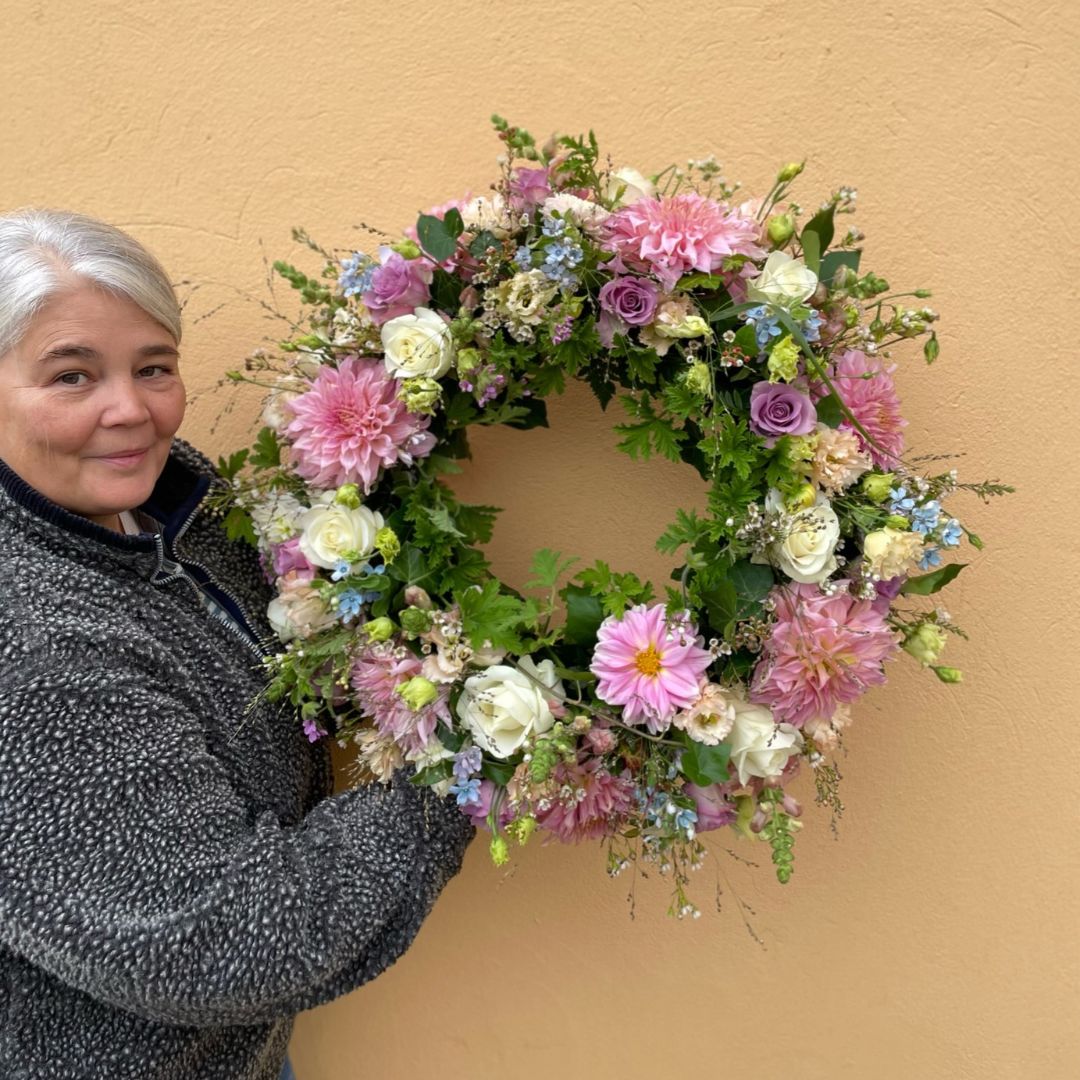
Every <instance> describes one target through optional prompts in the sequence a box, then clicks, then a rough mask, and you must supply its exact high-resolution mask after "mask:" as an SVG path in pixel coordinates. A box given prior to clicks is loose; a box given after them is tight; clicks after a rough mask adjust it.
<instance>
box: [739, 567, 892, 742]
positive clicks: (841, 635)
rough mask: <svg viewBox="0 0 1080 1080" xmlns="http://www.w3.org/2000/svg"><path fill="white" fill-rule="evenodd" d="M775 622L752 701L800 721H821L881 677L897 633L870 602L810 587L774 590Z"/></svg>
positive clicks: (780, 716)
mask: <svg viewBox="0 0 1080 1080" xmlns="http://www.w3.org/2000/svg"><path fill="white" fill-rule="evenodd" d="M772 597H773V600H774V601H775V602H776V608H775V611H776V623H775V624H774V625H773V628H772V633H771V634H770V635H769V639H768V641H767V642H766V643H765V648H764V650H763V653H762V659H761V660H760V661H759V662H758V665H757V668H756V670H755V671H754V678H753V682H752V684H751V694H750V700H751V701H755V702H757V703H759V704H763V705H768V706H770V707H771V708H772V712H773V716H774V717H775V718H776V719H777V720H778V721H787V722H788V723H790V724H794V725H795V726H796V727H801V726H802V725H803V724H805V723H806V722H807V721H808V720H827V719H828V718H829V717H831V716H832V715H833V713H835V712H836V709H837V707H838V705H840V704H841V703H848V702H852V701H854V700H855V699H856V698H857V697H859V696H860V695H861V694H863V693H865V691H866V690H868V689H869V688H870V687H871V686H877V685H879V684H881V683H883V682H884V681H885V672H884V670H883V668H882V665H883V663H884V662H885V661H886V660H887V659H889V658H890V657H891V656H892V655H893V653H894V652H896V649H897V642H896V635H895V633H894V632H893V631H892V630H891V629H890V628H889V626H888V624H887V623H886V622H885V618H884V613H883V612H882V611H880V610H879V609H878V607H877V606H876V605H875V603H874V601H872V600H857V599H855V597H853V596H850V595H849V594H848V593H843V592H837V593H834V594H833V595H831V596H828V595H826V594H825V593H823V592H822V591H821V590H820V589H819V588H818V587H817V586H816V585H796V584H792V585H789V586H785V587H784V588H779V589H774V590H773V594H772Z"/></svg>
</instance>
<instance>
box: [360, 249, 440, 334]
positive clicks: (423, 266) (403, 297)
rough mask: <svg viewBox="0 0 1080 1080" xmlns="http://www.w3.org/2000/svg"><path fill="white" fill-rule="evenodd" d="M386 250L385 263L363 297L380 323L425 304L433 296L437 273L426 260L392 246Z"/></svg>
mask: <svg viewBox="0 0 1080 1080" xmlns="http://www.w3.org/2000/svg"><path fill="white" fill-rule="evenodd" d="M382 252H383V261H382V265H381V266H378V267H376V268H375V271H374V273H373V274H372V275H371V288H370V289H368V291H367V292H366V293H364V294H363V295H362V296H361V297H360V299H361V300H363V301H364V306H365V307H366V308H367V309H368V311H370V312H371V321H372V322H373V323H374V324H375V325H376V326H382V324H383V323H384V322H387V321H388V320H389V319H396V318H397V316H398V315H411V314H412V313H413V308H418V307H423V306H424V305H425V304H426V303H427V302H428V300H429V298H430V295H431V294H430V291H429V290H428V285H430V284H431V278H432V274H433V271H432V268H431V266H430V264H428V263H427V262H426V261H425V260H424V259H406V258H405V257H404V256H402V255H401V254H399V253H398V252H396V251H391V250H390V249H389V248H383V249H382Z"/></svg>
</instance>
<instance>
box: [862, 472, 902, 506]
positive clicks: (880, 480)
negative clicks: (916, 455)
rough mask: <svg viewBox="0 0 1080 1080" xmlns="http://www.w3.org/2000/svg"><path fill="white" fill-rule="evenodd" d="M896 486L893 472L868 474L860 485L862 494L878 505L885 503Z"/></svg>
mask: <svg viewBox="0 0 1080 1080" xmlns="http://www.w3.org/2000/svg"><path fill="white" fill-rule="evenodd" d="M895 486H896V475H895V474H894V473H891V472H887V473H867V474H866V475H865V476H864V477H863V478H862V481H861V483H860V484H859V487H860V489H861V490H862V493H863V494H864V495H865V496H866V497H867V498H868V499H870V500H871V501H873V502H876V503H882V502H884V501H885V500H886V499H887V498H888V497H889V492H890V491H891V490H892V489H893V488H894V487H895Z"/></svg>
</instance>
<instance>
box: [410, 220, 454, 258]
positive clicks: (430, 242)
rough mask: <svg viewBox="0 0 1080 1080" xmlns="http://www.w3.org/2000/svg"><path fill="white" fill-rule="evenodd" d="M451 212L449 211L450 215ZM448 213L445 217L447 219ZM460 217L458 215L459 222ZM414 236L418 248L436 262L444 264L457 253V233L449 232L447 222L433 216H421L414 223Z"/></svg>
mask: <svg viewBox="0 0 1080 1080" xmlns="http://www.w3.org/2000/svg"><path fill="white" fill-rule="evenodd" d="M452 212H453V211H451V213H452ZM449 216H450V215H449V213H448V214H447V217H449ZM460 220H461V215H460V214H459V215H458V221H459V222H460ZM416 235H417V238H418V239H419V241H420V246H421V247H422V248H423V249H424V250H425V251H426V252H427V253H428V254H429V255H430V256H431V257H432V258H433V259H434V260H435V261H436V262H446V260H447V259H449V258H450V256H451V255H453V254H454V252H455V251H457V237H458V236H460V235H461V234H460V230H459V231H458V232H457V233H453V232H451V230H450V228H449V227H448V225H447V222H446V221H444V220H442V219H440V218H437V217H435V216H434V215H433V214H421V215H420V217H419V218H418V219H417V222H416Z"/></svg>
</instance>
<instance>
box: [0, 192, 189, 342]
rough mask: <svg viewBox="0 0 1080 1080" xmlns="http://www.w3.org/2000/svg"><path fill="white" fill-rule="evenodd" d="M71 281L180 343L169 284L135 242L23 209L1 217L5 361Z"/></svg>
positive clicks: (66, 215)
mask: <svg viewBox="0 0 1080 1080" xmlns="http://www.w3.org/2000/svg"><path fill="white" fill-rule="evenodd" d="M73 278H77V279H82V280H83V281H85V282H89V283H91V284H93V285H96V286H97V287H98V288H100V289H104V290H106V291H107V292H110V293H113V294H114V295H117V296H124V297H127V299H129V300H131V301H133V302H134V303H135V304H138V306H139V307H140V308H142V309H143V311H145V312H146V314H147V315H149V316H150V317H151V318H152V319H154V320H156V321H157V322H159V323H160V324H161V325H162V326H163V327H164V328H165V329H166V330H168V331H169V333H170V334H172V336H173V339H174V340H175V341H176V343H177V344H179V343H180V332H181V330H180V305H179V303H178V302H177V299H176V292H175V290H174V289H173V286H172V282H170V281H169V278H168V275H166V273H165V271H164V269H162V266H161V263H159V262H158V261H157V259H155V258H154V256H153V255H151V254H150V252H149V251H147V250H146V248H144V247H143V246H142V244H140V243H139V242H138V240H136V239H134V237H131V236H128V234H127V233H125V232H123V231H121V230H120V229H118V228H116V226H115V225H108V224H106V223H105V222H104V221H98V220H97V219H96V218H92V217H87V216H86V215H84V214H76V213H73V212H71V211H67V210H36V209H26V210H16V211H14V212H13V213H10V214H2V215H0V356H2V355H3V354H4V353H6V352H8V350H10V349H13V348H14V347H15V346H16V345H17V344H18V343H19V341H20V340H21V338H22V336H23V334H25V333H26V330H27V327H28V326H29V324H30V320H31V319H33V317H34V315H35V314H37V312H38V310H39V309H40V308H41V307H42V305H43V304H44V303H45V302H46V301H47V300H48V299H49V297H50V296H52V295H53V294H54V293H56V292H57V291H59V290H60V289H63V288H64V287H66V286H69V285H71V284H72V279H73Z"/></svg>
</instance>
